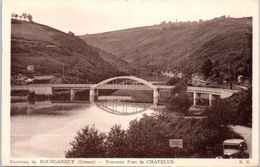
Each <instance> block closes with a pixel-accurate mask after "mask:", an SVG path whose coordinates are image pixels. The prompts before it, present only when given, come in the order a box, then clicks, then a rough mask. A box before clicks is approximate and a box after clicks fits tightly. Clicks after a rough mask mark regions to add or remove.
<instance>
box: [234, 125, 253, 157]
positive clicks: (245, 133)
mask: <svg viewBox="0 0 260 167" xmlns="http://www.w3.org/2000/svg"><path fill="white" fill-rule="evenodd" d="M230 128H231V129H232V130H233V131H234V132H236V133H238V134H240V135H241V136H242V137H243V138H244V139H245V140H246V144H247V147H248V152H249V157H250V158H252V128H249V127H245V126H240V125H235V126H230Z"/></svg>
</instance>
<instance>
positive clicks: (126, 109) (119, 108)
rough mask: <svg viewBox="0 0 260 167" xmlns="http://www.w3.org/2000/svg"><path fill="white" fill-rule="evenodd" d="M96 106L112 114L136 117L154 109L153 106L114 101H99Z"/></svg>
mask: <svg viewBox="0 0 260 167" xmlns="http://www.w3.org/2000/svg"><path fill="white" fill-rule="evenodd" d="M96 106H97V107H98V108H100V109H102V110H104V111H106V112H109V113H112V114H117V115H134V114H138V113H142V112H144V111H146V110H148V109H150V108H151V107H152V104H151V103H134V102H125V101H116V100H113V101H97V102H96Z"/></svg>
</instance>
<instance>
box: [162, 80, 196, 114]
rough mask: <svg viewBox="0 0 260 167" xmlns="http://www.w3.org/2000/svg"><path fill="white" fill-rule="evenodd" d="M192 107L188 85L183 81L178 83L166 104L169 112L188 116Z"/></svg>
mask: <svg viewBox="0 0 260 167" xmlns="http://www.w3.org/2000/svg"><path fill="white" fill-rule="evenodd" d="M191 105H192V102H191V99H190V98H189V96H188V94H187V85H186V83H185V82H183V81H180V82H178V83H177V84H175V88H174V89H173V90H172V91H171V95H170V97H169V99H168V101H167V103H166V108H167V112H170V113H173V112H177V113H182V114H187V113H188V111H189V108H190V106H191Z"/></svg>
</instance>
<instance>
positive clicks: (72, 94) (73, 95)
mask: <svg viewBox="0 0 260 167" xmlns="http://www.w3.org/2000/svg"><path fill="white" fill-rule="evenodd" d="M74 99H75V92H74V90H73V89H70V101H73V100H74Z"/></svg>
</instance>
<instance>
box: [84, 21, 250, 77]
mask: <svg viewBox="0 0 260 167" xmlns="http://www.w3.org/2000/svg"><path fill="white" fill-rule="evenodd" d="M81 38H82V39H84V40H85V41H86V42H87V43H88V44H89V45H92V46H95V47H97V48H100V49H102V50H105V51H107V52H109V53H112V54H113V55H115V56H117V57H118V58H121V59H123V60H125V61H127V62H128V63H129V64H130V65H131V66H133V67H136V68H144V69H149V71H150V72H151V73H159V72H160V71H165V70H174V69H176V68H177V69H179V68H181V70H182V71H185V72H186V73H190V74H191V73H194V72H201V71H202V66H203V64H205V62H206V61H207V60H208V59H209V60H210V61H211V62H212V67H211V70H210V73H209V76H208V77H211V78H212V79H220V80H222V79H226V78H230V77H233V78H236V77H237V76H238V75H240V74H241V75H243V76H245V77H246V78H251V73H252V72H251V69H252V18H251V17H248V18H229V17H228V18H227V17H220V18H215V19H212V20H208V21H200V22H174V23H173V22H171V23H163V24H160V25H154V26H146V27H138V28H131V29H125V30H119V31H112V32H106V33H100V34H92V35H88V34H87V35H83V36H81ZM230 75H232V76H230Z"/></svg>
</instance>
